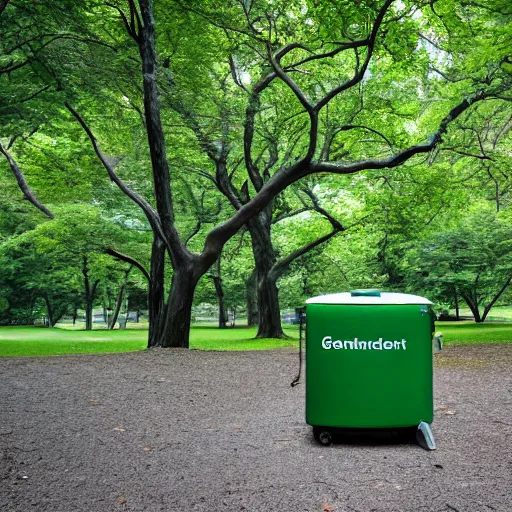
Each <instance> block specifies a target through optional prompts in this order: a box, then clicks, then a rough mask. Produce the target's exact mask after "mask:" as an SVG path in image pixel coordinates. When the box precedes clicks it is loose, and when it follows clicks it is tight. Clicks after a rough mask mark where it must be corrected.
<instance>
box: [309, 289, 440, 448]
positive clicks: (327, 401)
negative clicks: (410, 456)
mask: <svg viewBox="0 0 512 512" xmlns="http://www.w3.org/2000/svg"><path fill="white" fill-rule="evenodd" d="M431 306H432V303H431V302H430V301H429V300H428V299H425V298H423V297H418V296H416V295H408V294H403V293H390V292H380V291H378V290H354V291H352V292H345V293H337V294H332V295H322V296H320V297H314V298H311V299H309V300H308V301H307V302H306V318H307V322H306V422H307V423H308V424H309V425H312V426H313V432H314V435H315V438H316V439H317V441H319V442H320V443H321V444H325V445H328V444H331V442H332V434H333V432H335V431H336V429H344V428H345V429H381V428H402V427H415V428H416V429H417V439H418V441H419V442H420V444H422V445H423V446H425V447H426V448H429V449H435V441H434V438H433V436H432V432H431V430H430V423H431V422H432V420H433V375H432V373H433V368H432V358H433V354H432V335H433V331H434V316H433V311H432V308H431Z"/></svg>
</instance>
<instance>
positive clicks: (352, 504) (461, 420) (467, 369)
mask: <svg viewBox="0 0 512 512" xmlns="http://www.w3.org/2000/svg"><path fill="white" fill-rule="evenodd" d="M296 366H297V364H296V354H293V353H290V352H286V351H274V352H238V353H215V352H197V351H173V350H154V351H151V352H141V353H133V354H116V355H93V356H59V357H47V358H4V359H1V360H0V510H1V511H2V512H4V511H5V512H8V511H9V512H11V511H20V512H22V511H23V512H26V511H30V510H34V511H38V512H39V511H51V512H72V511H81V512H82V511H87V512H89V511H90V512H93V511H94V512H95V511H125V512H127V511H150V512H151V511H185V512H186V511H205V512H206V511H208V512H212V511H218V510H226V511H244V510H245V511H262V512H263V511H264V512H269V511H280V512H283V511H292V512H295V511H319V512H328V511H332V512H349V511H359V512H370V511H373V512H394V511H396V512H398V511H407V512H409V511H411V512H421V511H439V512H442V511H446V512H453V511H455V512H457V511H458V512H480V511H481V512H487V511H500V512H510V511H511V510H512V455H511V448H512V443H511V434H512V414H511V413H512V378H511V371H510V370H511V368H512V344H509V345H500V346H493V345H488V346H484V345H480V346H472V347H457V348H455V347H453V348H452V347H446V348H445V350H444V352H443V354H442V355H438V356H436V367H437V368H436V373H435V407H436V420H435V422H434V432H435V435H436V441H437V445H438V449H437V450H436V451H435V452H426V451H424V450H422V449H421V448H419V447H418V446H416V445H413V444H389V443H388V444H385V443H383V442H380V443H379V442H371V440H368V439H367V440H365V439H359V440H357V439H356V442H354V441H353V440H352V442H351V443H337V444H336V445H335V446H334V447H332V448H324V447H321V446H318V445H316V444H315V442H314V441H313V439H312V435H311V430H310V427H308V426H307V425H305V423H304V420H303V416H304V405H303V404H304V386H303V385H300V386H298V387H296V388H293V389H292V388H290V381H291V380H292V379H293V377H294V375H295V372H296Z"/></svg>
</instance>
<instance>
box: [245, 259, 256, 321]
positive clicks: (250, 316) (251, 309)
mask: <svg viewBox="0 0 512 512" xmlns="http://www.w3.org/2000/svg"><path fill="white" fill-rule="evenodd" d="M256 281H257V279H256V269H254V270H253V271H252V272H251V275H250V276H249V278H248V279H247V280H246V281H245V286H246V290H247V299H246V300H247V325H248V326H249V327H253V326H255V325H258V321H259V313H258V283H257V282H256Z"/></svg>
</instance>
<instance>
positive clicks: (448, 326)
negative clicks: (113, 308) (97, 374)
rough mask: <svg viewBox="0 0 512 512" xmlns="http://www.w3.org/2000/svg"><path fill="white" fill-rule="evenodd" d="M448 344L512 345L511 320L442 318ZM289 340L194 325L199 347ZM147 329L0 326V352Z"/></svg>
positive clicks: (76, 348)
mask: <svg viewBox="0 0 512 512" xmlns="http://www.w3.org/2000/svg"><path fill="white" fill-rule="evenodd" d="M437 330H439V331H441V332H442V333H443V338H444V341H445V343H446V344H448V345H449V344H471V343H512V323H502V324H497V323H496V324H495V323H489V324H486V323H484V324H475V323H473V322H438V323H437ZM285 332H286V334H287V335H288V336H290V338H288V339H285V340H280V339H265V340H257V339H254V336H255V334H256V329H255V328H240V327H239V328H236V329H217V328H216V327H193V328H192V331H191V335H190V347H191V348H192V349H197V350H223V351H225V350H271V349H275V348H281V347H297V346H298V335H299V332H298V328H297V327H296V326H294V327H290V326H286V327H285ZM146 340H147V331H146V330H144V329H127V330H123V331H119V330H115V331H107V330H94V331H78V330H70V329H58V328H56V329H46V328H43V327H0V356H49V355H59V354H93V353H107V352H132V351H137V350H144V349H145V348H146Z"/></svg>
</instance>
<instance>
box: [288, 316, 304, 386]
mask: <svg viewBox="0 0 512 512" xmlns="http://www.w3.org/2000/svg"><path fill="white" fill-rule="evenodd" d="M305 320H306V314H305V313H304V312H300V313H299V373H298V374H297V377H295V379H293V381H292V383H291V384H290V386H291V387H292V388H294V387H295V386H296V385H297V384H299V382H300V376H301V373H302V335H303V332H304V322H305Z"/></svg>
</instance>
